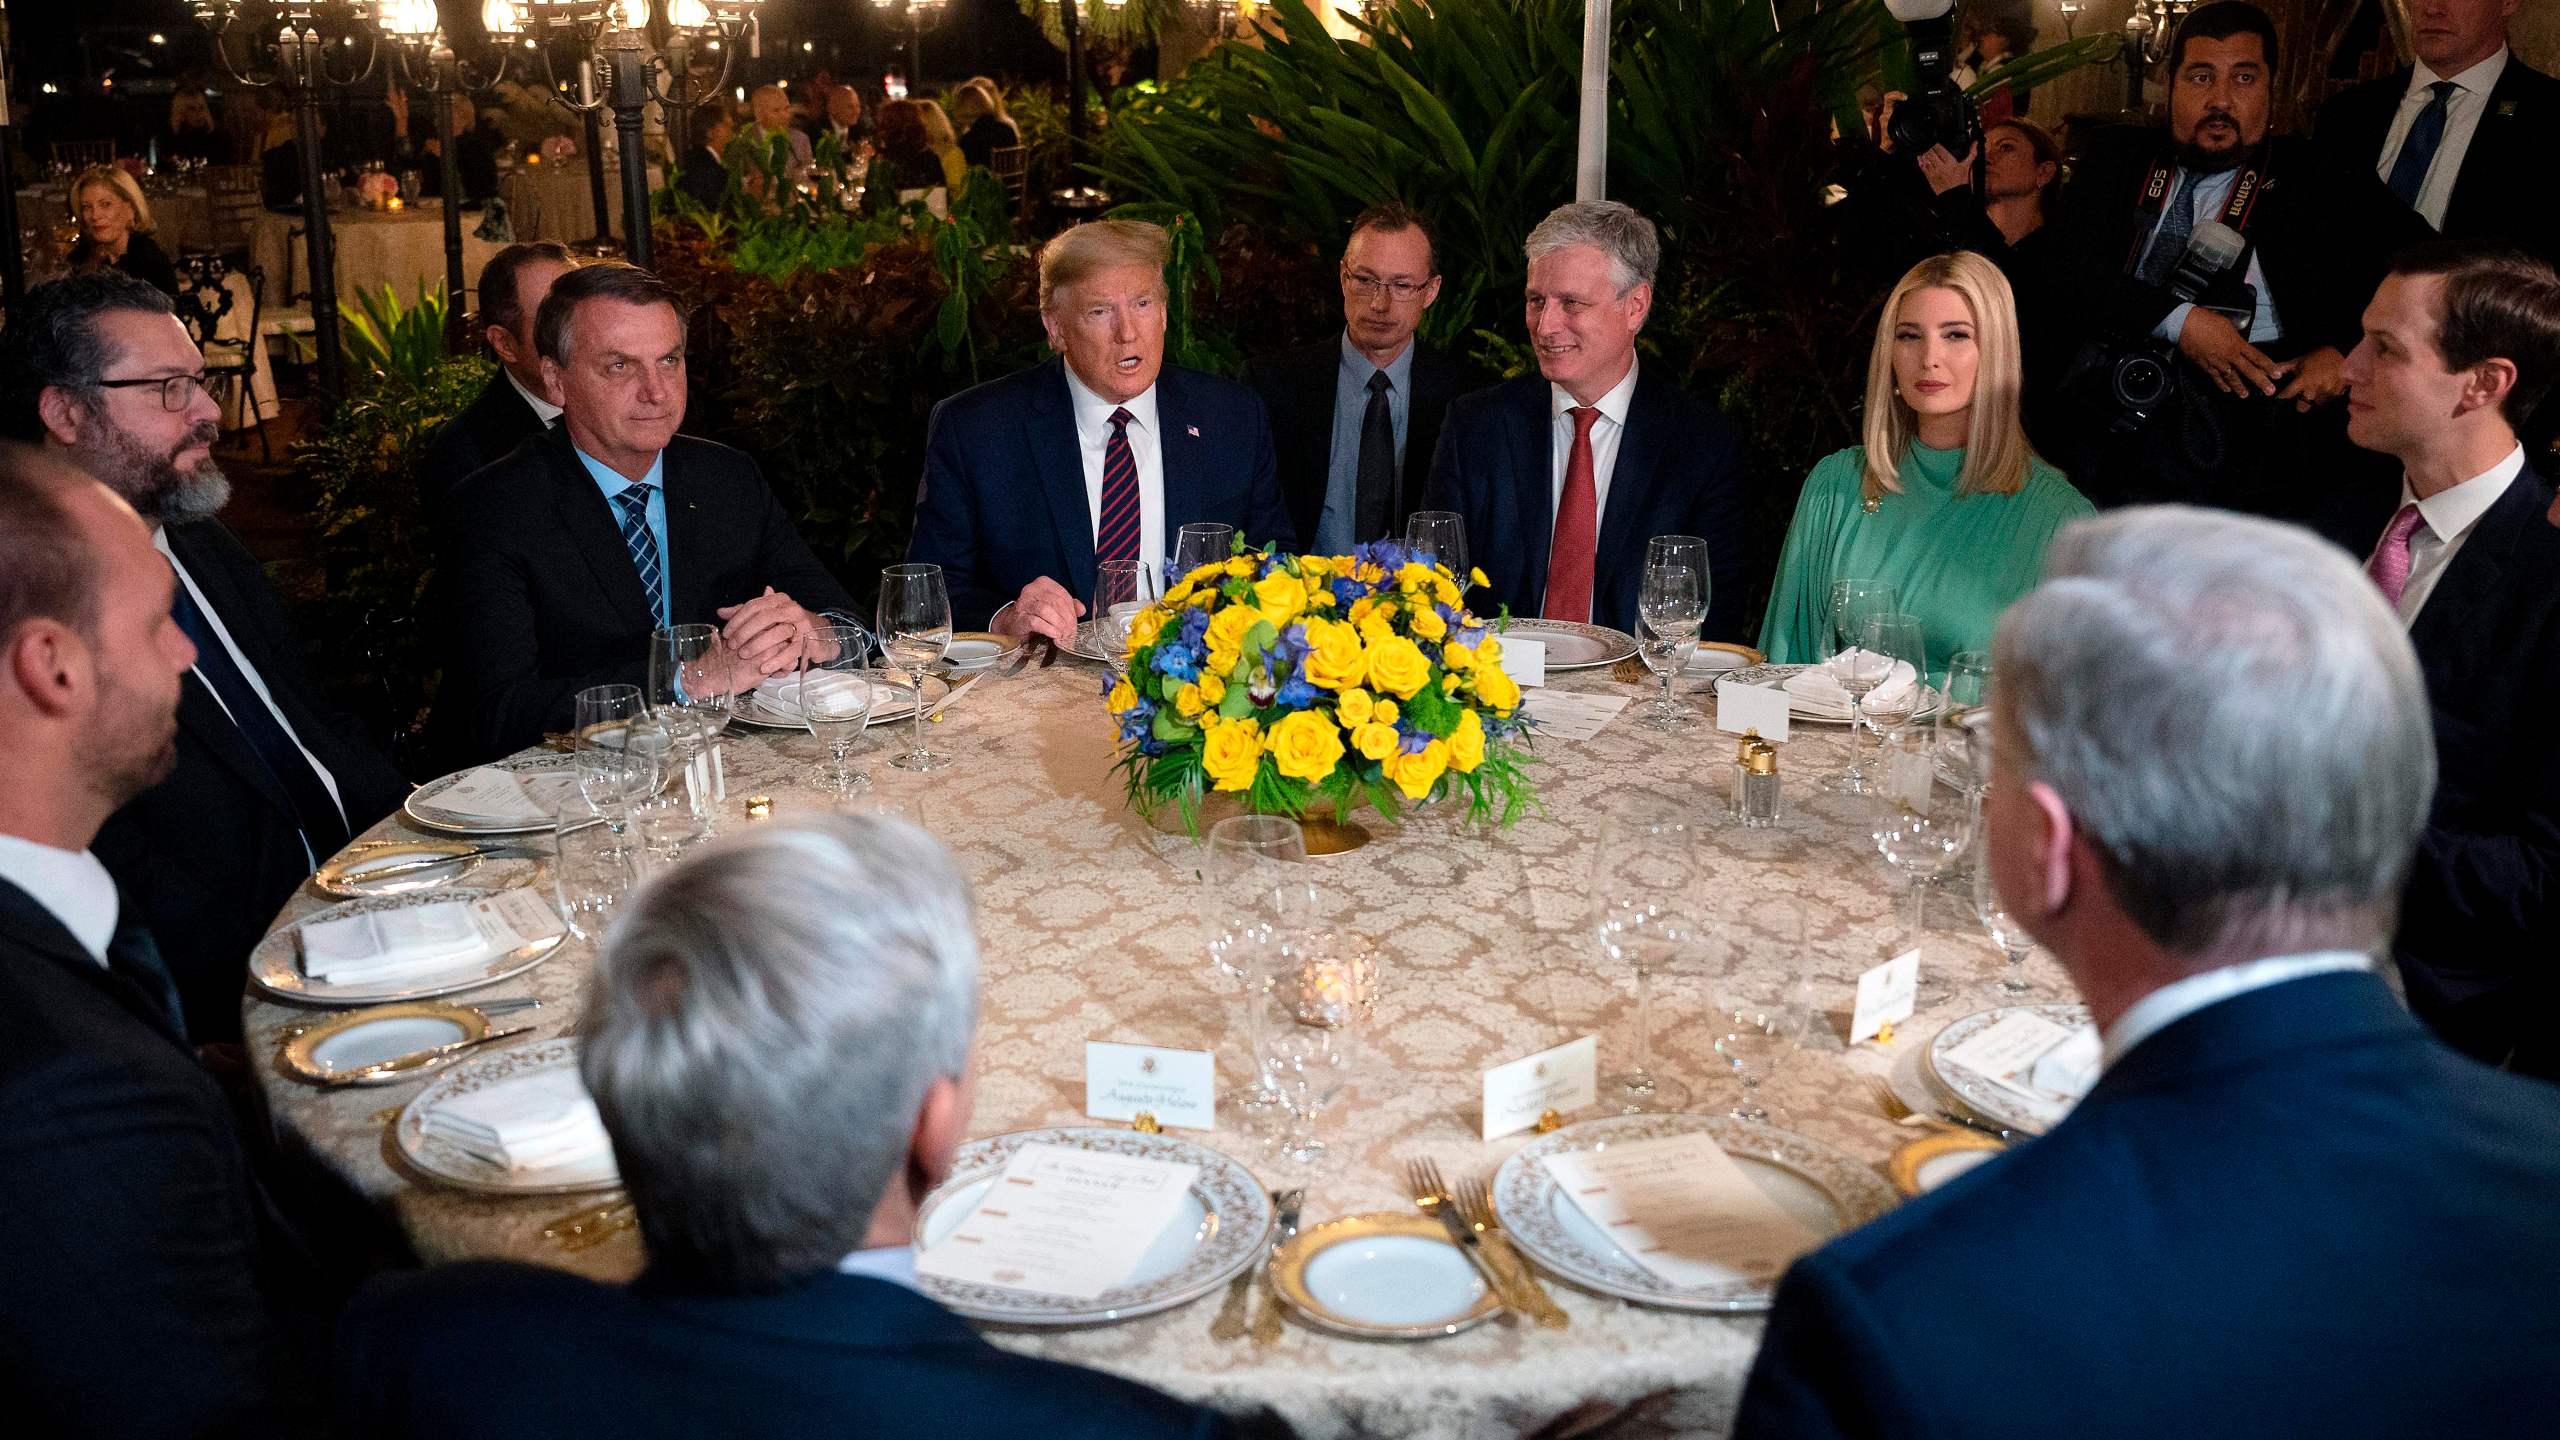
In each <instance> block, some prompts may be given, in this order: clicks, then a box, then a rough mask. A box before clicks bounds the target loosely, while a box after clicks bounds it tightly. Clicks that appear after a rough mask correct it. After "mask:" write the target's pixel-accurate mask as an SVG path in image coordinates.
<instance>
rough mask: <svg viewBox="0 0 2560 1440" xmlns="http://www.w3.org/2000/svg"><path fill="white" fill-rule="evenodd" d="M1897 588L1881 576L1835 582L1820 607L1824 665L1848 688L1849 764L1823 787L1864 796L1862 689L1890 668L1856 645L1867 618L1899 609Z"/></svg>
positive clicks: (1899, 601) (1863, 631)
mask: <svg viewBox="0 0 2560 1440" xmlns="http://www.w3.org/2000/svg"><path fill="white" fill-rule="evenodd" d="M1901 606H1902V591H1901V588H1900V587H1898V586H1896V585H1893V584H1891V583H1890V582H1887V581H1883V580H1862V579H1849V580H1834V581H1832V582H1831V598H1830V600H1829V602H1828V603H1827V604H1826V605H1825V606H1824V608H1823V617H1824V624H1823V636H1822V638H1823V655H1822V659H1823V665H1824V668H1826V669H1828V670H1829V671H1830V672H1831V676H1832V678H1833V679H1835V680H1837V681H1839V682H1840V688H1841V689H1843V690H1846V691H1848V692H1849V764H1848V768H1847V769H1845V770H1843V771H1841V772H1840V773H1839V774H1837V775H1834V776H1832V777H1831V778H1830V779H1829V780H1828V781H1825V782H1824V784H1825V786H1826V788H1828V789H1831V790H1836V791H1838V792H1839V793H1841V794H1844V795H1863V794H1865V793H1866V789H1867V778H1866V772H1865V771H1864V770H1862V769H1860V768H1859V761H1858V726H1859V724H1860V717H1861V716H1862V715H1863V714H1864V704H1865V701H1866V698H1867V692H1868V691H1870V690H1873V689H1874V688H1875V687H1876V685H1877V684H1878V683H1879V682H1880V681H1882V680H1883V679H1884V677H1885V673H1886V671H1887V670H1889V668H1890V667H1885V668H1884V669H1879V668H1878V667H1877V666H1876V665H1875V664H1874V663H1873V662H1872V661H1871V660H1870V659H1869V658H1868V657H1867V656H1866V654H1865V653H1864V651H1863V650H1861V649H1860V647H1859V641H1860V639H1861V638H1862V637H1863V636H1864V634H1865V633H1866V626H1867V620H1868V618H1869V617H1870V616H1874V615H1881V614H1886V613H1890V612H1892V611H1895V610H1899V609H1900V608H1901Z"/></svg>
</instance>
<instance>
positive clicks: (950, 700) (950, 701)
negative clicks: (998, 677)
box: [924, 670, 987, 720]
mask: <svg viewBox="0 0 2560 1440" xmlns="http://www.w3.org/2000/svg"><path fill="white" fill-rule="evenodd" d="M986 678H987V675H986V672H985V671H983V670H981V671H979V672H978V673H977V674H975V675H972V676H970V677H969V678H968V679H966V680H963V681H961V682H960V683H959V684H958V685H955V686H953V687H952V689H951V693H950V694H948V695H945V696H943V697H942V698H941V699H939V700H937V701H935V702H934V703H933V708H932V709H930V710H927V711H926V712H924V718H926V719H927V720H939V719H941V718H942V712H943V711H945V710H948V709H950V708H951V707H952V706H954V705H956V704H958V703H960V697H961V696H963V695H966V694H968V693H969V691H970V689H971V688H972V687H974V686H976V684H977V683H978V682H979V681H981V680H984V679H986Z"/></svg>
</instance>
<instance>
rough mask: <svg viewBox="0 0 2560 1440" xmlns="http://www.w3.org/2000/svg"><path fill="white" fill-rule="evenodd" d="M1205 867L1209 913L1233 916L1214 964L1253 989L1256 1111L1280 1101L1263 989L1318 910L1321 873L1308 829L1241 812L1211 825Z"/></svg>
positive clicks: (1248, 996)
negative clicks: (1271, 1070) (1268, 1049)
mask: <svg viewBox="0 0 2560 1440" xmlns="http://www.w3.org/2000/svg"><path fill="white" fill-rule="evenodd" d="M1206 846H1207V854H1206V855H1205V856H1204V857H1203V859H1202V862H1201V866H1200V878H1201V887H1202V890H1203V895H1204V898H1203V903H1202V907H1201V908H1202V911H1203V912H1204V913H1206V914H1208V915H1211V916H1213V917H1217V916H1223V917H1225V927H1224V929H1223V930H1222V931H1221V932H1220V933H1219V934H1218V935H1217V937H1216V938H1215V939H1213V940H1211V941H1210V942H1209V963H1210V964H1212V965H1214V966H1216V967H1217V969H1218V971H1219V973H1221V974H1223V975H1225V976H1226V977H1227V978H1228V979H1229V980H1232V981H1234V982H1235V983H1236V984H1237V985H1238V986H1240V987H1241V988H1242V989H1243V990H1244V992H1245V1017H1244V1019H1245V1043H1246V1045H1247V1047H1248V1048H1249V1049H1250V1050H1251V1052H1252V1055H1253V1073H1254V1080H1253V1082H1252V1083H1251V1084H1250V1085H1248V1086H1247V1087H1246V1092H1245V1096H1244V1099H1243V1105H1244V1108H1245V1110H1246V1111H1247V1113H1248V1114H1252V1113H1256V1112H1260V1111H1265V1110H1268V1109H1269V1108H1270V1107H1271V1106H1273V1105H1276V1104H1278V1103H1280V1095H1279V1092H1278V1091H1277V1090H1276V1089H1275V1088H1274V1087H1273V1086H1272V1084H1271V1082H1270V1080H1269V1078H1268V1077H1267V1076H1265V1075H1264V1074H1263V1072H1262V1068H1261V1066H1262V1032H1263V1028H1264V1012H1263V1006H1262V1002H1261V997H1260V994H1259V991H1260V988H1261V986H1262V985H1263V984H1264V983H1265V982H1266V981H1267V980H1268V979H1269V970H1268V961H1269V957H1270V956H1271V955H1272V954H1273V952H1275V951H1278V950H1281V949H1284V948H1294V936H1293V935H1292V934H1291V933H1290V927H1292V926H1295V925H1302V924H1304V923H1305V922H1307V921H1308V920H1309V919H1310V918H1311V917H1312V915H1313V913H1314V910H1315V898H1316V897H1315V886H1314V883H1313V882H1314V874H1313V872H1312V871H1311V870H1310V869H1309V868H1308V866H1307V863H1306V862H1307V841H1306V833H1305V832H1304V831H1303V830H1302V829H1301V828H1300V827H1299V824H1298V822H1297V821H1295V820H1292V819H1289V818H1288V817H1287V816H1285V815H1233V816H1229V817H1228V818H1226V819H1224V820H1221V821H1219V822H1218V823H1217V824H1215V825H1213V826H1211V827H1210V828H1209V838H1208V840H1207V842H1206Z"/></svg>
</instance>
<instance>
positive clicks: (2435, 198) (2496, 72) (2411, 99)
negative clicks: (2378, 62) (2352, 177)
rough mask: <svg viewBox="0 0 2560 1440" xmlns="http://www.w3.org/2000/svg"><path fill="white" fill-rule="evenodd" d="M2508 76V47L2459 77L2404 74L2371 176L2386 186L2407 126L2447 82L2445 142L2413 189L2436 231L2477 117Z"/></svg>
mask: <svg viewBox="0 0 2560 1440" xmlns="http://www.w3.org/2000/svg"><path fill="white" fill-rule="evenodd" d="M2506 73H2507V47H2506V46H2504V45H2501V46H2499V47H2498V53H2497V54H2495V55H2492V56H2490V57H2489V58H2488V59H2486V60H2483V61H2481V62H2480V63H2479V64H2477V65H2474V66H2472V67H2471V68H2470V69H2468V70H2465V71H2463V72H2462V73H2461V74H2459V75H2438V74H2437V73H2436V72H2434V71H2433V70H2430V69H2428V68H2427V66H2426V62H2424V61H2420V62H2419V63H2418V64H2417V65H2416V66H2415V67H2413V68H2412V69H2411V70H2410V72H2409V88H2408V90H2407V91H2406V92H2405V93H2403V94H2402V95H2401V97H2400V108H2399V110H2398V111H2397V112H2395V113H2394V114H2393V115H2392V117H2391V129H2390V130H2389V131H2387V132H2386V133H2385V134H2384V135H2383V137H2382V154H2381V155H2380V156H2379V157H2378V158H2376V159H2375V161H2374V165H2373V173H2374V174H2376V175H2379V176H2381V177H2382V183H2384V184H2386V185H2388V184H2390V183H2391V167H2392V166H2393V165H2394V164H2396V163H2397V162H2398V161H2399V159H2400V146H2401V144H2402V142H2404V141H2406V140H2407V139H2408V138H2409V130H2410V127H2411V126H2414V125H2416V124H2417V123H2418V112H2419V111H2421V110H2424V109H2426V108H2427V106H2428V105H2429V104H2431V103H2433V102H2434V100H2435V98H2436V94H2435V91H2434V90H2433V89H2432V88H2430V87H2432V86H2433V85H2434V84H2435V83H2436V82H2437V81H2438V80H2450V81H2452V82H2453V83H2454V84H2455V85H2458V86H2460V87H2461V88H2460V89H2458V90H2455V91H2454V92H2453V93H2452V94H2451V95H2449V96H2447V97H2445V102H2444V139H2443V140H2441V141H2439V142H2438V143H2437V145H2436V155H2435V158H2434V159H2433V160H2430V161H2428V162H2427V178H2426V179H2425V180H2424V181H2422V182H2420V184H2419V186H2418V213H2419V214H2420V215H2423V216H2425V217H2426V221H2427V223H2428V224H2430V225H2432V226H2434V227H2435V228H2437V229H2438V230H2441V229H2443V228H2444V207H2445V205H2446V203H2447V202H2449V201H2451V200H2452V199H2453V182H2455V181H2456V180H2459V179H2461V178H2462V157H2463V155H2464V154H2465V153H2467V152H2468V151H2469V150H2470V149H2471V137H2472V135H2473V133H2474V132H2476V131H2478V130H2479V128H2480V117H2481V116H2483V115H2485V114H2487V113H2488V112H2489V92H2490V91H2491V90H2493V89H2495V88H2496V87H2497V84H2498V77H2499V76H2501V75H2504V74H2506ZM2513 179H2514V182H2515V183H2517V184H2525V183H2528V181H2527V177H2524V176H2515V177H2513Z"/></svg>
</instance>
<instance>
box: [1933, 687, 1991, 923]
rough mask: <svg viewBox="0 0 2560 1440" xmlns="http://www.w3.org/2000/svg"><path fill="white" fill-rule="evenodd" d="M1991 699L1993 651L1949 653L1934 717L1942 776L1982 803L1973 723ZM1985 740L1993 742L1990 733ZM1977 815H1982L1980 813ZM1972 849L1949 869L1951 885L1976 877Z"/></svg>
mask: <svg viewBox="0 0 2560 1440" xmlns="http://www.w3.org/2000/svg"><path fill="white" fill-rule="evenodd" d="M1990 699H1991V655H1990V653H1989V652H1988V651H1983V650H1959V651H1957V652H1956V653H1955V654H1953V655H1951V656H1948V657H1947V685H1946V689H1945V690H1944V691H1942V692H1940V694H1939V696H1938V710H1937V714H1936V716H1935V717H1934V718H1933V719H1932V721H1931V727H1932V728H1933V729H1934V730H1935V731H1936V732H1937V737H1938V743H1937V744H1936V746H1935V747H1933V748H1934V751H1935V754H1936V763H1937V766H1938V777H1939V778H1940V779H1942V780H1944V781H1946V782H1947V783H1948V784H1950V785H1953V786H1955V787H1956V790H1957V791H1958V793H1960V794H1962V795H1963V796H1964V797H1965V798H1966V799H1967V800H1968V801H1969V802H1972V803H1973V804H1975V805H1979V804H1980V803H1981V799H1982V782H1981V781H1980V780H1979V779H1978V778H1976V776H1975V772H1974V764H1973V748H1972V742H1973V735H1974V731H1975V730H1976V729H1977V728H1978V727H1977V726H1976V725H1974V724H1972V723H1970V722H1971V721H1972V720H1973V719H1974V717H1975V716H1986V717H1987V716H1988V715H1989V714H1990V712H1989V711H1987V710H1985V709H1983V708H1982V707H1983V706H1984V705H1986V704H1988V703H1990ZM1983 743H1985V744H1986V745H1987V744H1989V743H1990V737H1989V736H1988V735H1987V734H1986V735H1985V736H1984V737H1983ZM1977 818H1979V816H1978V815H1977ZM1972 871H1973V862H1972V852H1971V850H1967V851H1966V853H1965V855H1964V856H1962V857H1960V858H1959V859H1958V860H1957V862H1956V866H1955V868H1953V869H1951V870H1949V871H1948V873H1947V883H1949V884H1950V885H1962V884H1968V883H1970V882H1971V879H1972Z"/></svg>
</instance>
